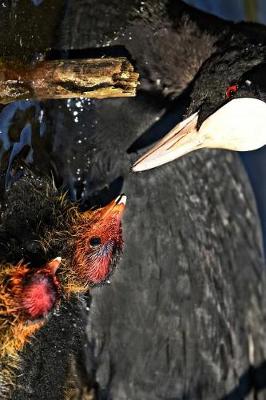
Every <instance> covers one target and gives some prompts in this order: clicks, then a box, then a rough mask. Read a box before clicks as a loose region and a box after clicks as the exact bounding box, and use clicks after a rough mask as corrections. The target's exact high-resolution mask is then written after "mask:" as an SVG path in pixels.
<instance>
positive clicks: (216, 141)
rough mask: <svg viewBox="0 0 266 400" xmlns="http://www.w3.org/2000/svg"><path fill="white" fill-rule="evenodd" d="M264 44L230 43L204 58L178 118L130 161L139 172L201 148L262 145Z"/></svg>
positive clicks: (265, 116)
mask: <svg viewBox="0 0 266 400" xmlns="http://www.w3.org/2000/svg"><path fill="white" fill-rule="evenodd" d="M264 52H265V48H264V47H259V46H255V45H254V46H253V45H249V46H243V47H242V48H239V47H237V46H232V47H231V48H229V49H227V50H225V49H221V50H220V51H219V52H217V53H215V54H214V55H213V56H211V57H210V59H208V60H207V61H206V62H205V63H204V64H203V66H202V67H201V69H200V70H199V72H198V74H197V75H196V77H195V78H194V81H193V83H192V85H191V91H190V103H189V107H188V109H187V112H186V113H185V115H184V119H183V121H182V122H180V123H178V124H177V125H176V126H175V127H174V128H173V129H172V130H171V131H170V132H169V133H168V134H167V135H166V136H165V137H164V138H163V139H162V140H160V141H159V142H158V143H157V144H156V145H155V146H154V147H152V148H151V150H150V151H148V152H147V153H146V154H144V156H142V157H141V158H140V159H139V160H138V161H137V162H136V163H135V165H134V166H133V170H134V171H143V170H146V169H151V168H154V167H156V166H159V165H162V164H165V163H167V162H169V161H172V160H175V159H176V158H179V157H181V156H183V155H185V154H187V153H190V152H191V151H194V150H197V149H201V148H221V149H228V150H236V151H249V150H255V149H258V148H260V147H262V146H264V145H265V144H266V129H265V124H266V63H265V62H264V60H263V58H264V56H263V54H264Z"/></svg>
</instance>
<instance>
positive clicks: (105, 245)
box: [73, 196, 126, 286]
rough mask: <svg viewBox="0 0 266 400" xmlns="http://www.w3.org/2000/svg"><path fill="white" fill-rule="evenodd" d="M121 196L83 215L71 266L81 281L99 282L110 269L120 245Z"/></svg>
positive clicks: (107, 275) (86, 282) (123, 206)
mask: <svg viewBox="0 0 266 400" xmlns="http://www.w3.org/2000/svg"><path fill="white" fill-rule="evenodd" d="M125 199H126V198H125V196H120V197H119V198H118V199H116V200H114V201H112V202H111V203H110V204H108V205H107V206H106V207H103V208H101V209H99V210H96V211H94V212H93V214H92V215H91V211H90V212H89V213H90V218H88V216H87V213H86V212H85V213H84V215H83V220H82V223H80V224H79V227H78V230H77V241H76V249H75V254H74V260H73V269H74V272H75V273H76V274H77V275H78V277H79V279H80V280H81V281H82V283H83V284H85V285H92V286H93V285H97V284H100V283H103V282H105V281H106V280H107V279H108V277H109V276H110V274H111V273H112V267H113V265H114V263H115V257H116V256H117V255H118V254H119V253H121V251H122V248H123V236H122V225H121V219H122V216H123V213H124V209H125Z"/></svg>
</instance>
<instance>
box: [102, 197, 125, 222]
mask: <svg viewBox="0 0 266 400" xmlns="http://www.w3.org/2000/svg"><path fill="white" fill-rule="evenodd" d="M126 200H127V197H126V196H125V195H124V194H121V195H119V196H118V197H117V198H116V199H115V200H113V201H111V203H109V204H107V206H105V207H103V208H102V209H101V210H100V211H101V213H102V218H105V217H107V216H109V215H110V216H112V217H114V216H115V217H116V218H117V219H118V220H119V221H120V220H121V219H122V217H123V214H124V211H125V206H126Z"/></svg>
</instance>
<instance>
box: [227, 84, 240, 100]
mask: <svg viewBox="0 0 266 400" xmlns="http://www.w3.org/2000/svg"><path fill="white" fill-rule="evenodd" d="M237 91H238V86H237V85H231V86H229V87H228V88H227V89H226V91H225V95H226V98H227V99H230V98H231V97H233V96H234V94H235V93H236V92H237Z"/></svg>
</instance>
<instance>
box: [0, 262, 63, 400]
mask: <svg viewBox="0 0 266 400" xmlns="http://www.w3.org/2000/svg"><path fill="white" fill-rule="evenodd" d="M60 263H61V258H60V257H57V258H55V259H53V260H52V261H50V262H48V263H47V264H46V265H45V266H43V267H42V268H39V269H38V270H35V269H33V268H30V267H29V266H28V265H25V264H23V263H20V264H18V265H16V266H12V265H2V266H1V271H0V398H1V399H9V398H10V391H11V389H12V386H13V385H14V383H13V381H14V379H15V373H14V371H15V370H16V369H17V368H18V367H19V361H20V354H19V352H20V351H21V350H22V349H23V347H24V345H25V344H26V343H27V342H28V341H30V338H31V337H32V335H33V334H34V333H36V331H38V330H39V329H40V328H41V327H42V326H43V325H44V323H45V320H46V317H47V316H48V314H49V313H50V312H51V311H52V310H53V309H54V308H55V307H56V306H57V305H58V303H59V300H60V293H61V289H60V284H59V280H58V279H57V277H56V271H57V269H58V267H59V265H60Z"/></svg>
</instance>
